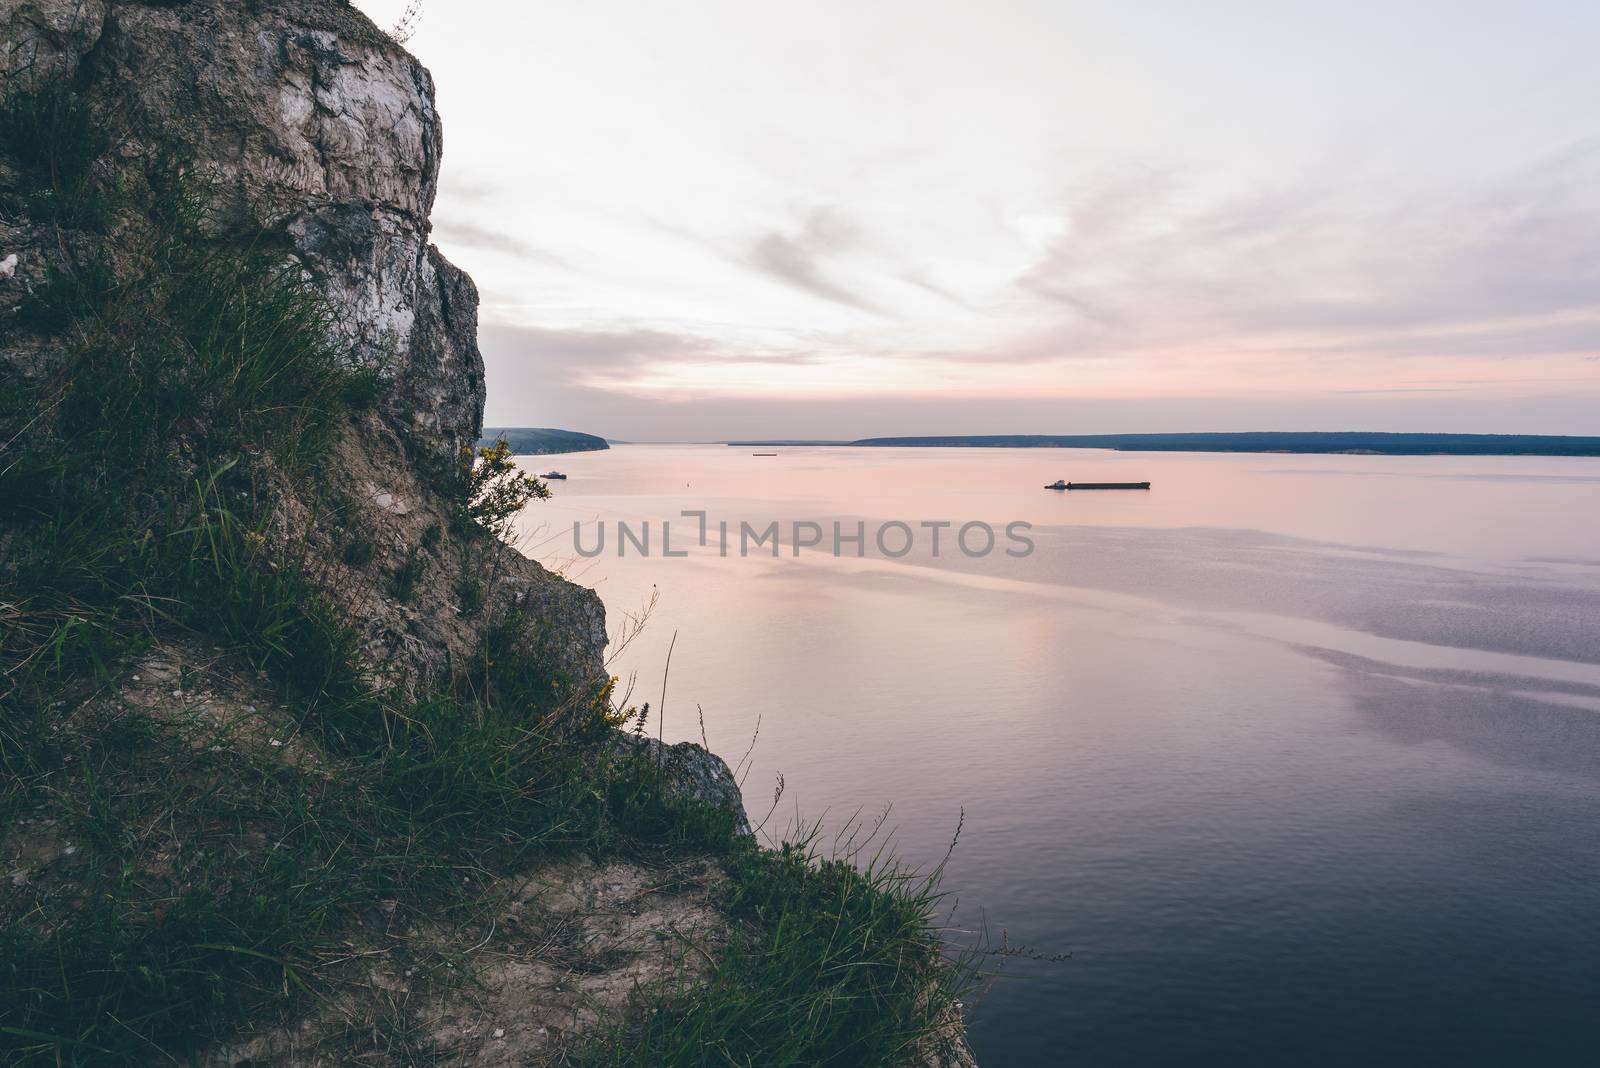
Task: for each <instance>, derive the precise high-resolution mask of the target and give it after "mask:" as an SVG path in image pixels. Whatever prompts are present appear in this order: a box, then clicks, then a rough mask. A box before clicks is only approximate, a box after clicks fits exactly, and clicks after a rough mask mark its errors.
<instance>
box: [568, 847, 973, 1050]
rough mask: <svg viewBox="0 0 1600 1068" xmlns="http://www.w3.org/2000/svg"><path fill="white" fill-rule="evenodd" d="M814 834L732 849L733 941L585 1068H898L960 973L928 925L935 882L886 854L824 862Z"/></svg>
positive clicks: (655, 996) (604, 1042)
mask: <svg viewBox="0 0 1600 1068" xmlns="http://www.w3.org/2000/svg"><path fill="white" fill-rule="evenodd" d="M817 845H818V832H817V829H816V828H815V827H813V828H810V829H802V830H801V831H800V832H799V833H797V835H796V836H795V838H794V839H793V840H791V841H789V842H786V843H785V844H784V845H782V846H781V847H780V848H779V849H777V850H760V849H756V848H754V847H753V846H750V847H746V848H741V849H738V850H736V851H735V852H734V853H733V854H732V855H731V856H730V858H729V860H728V862H727V866H728V870H729V874H730V876H731V879H730V880H729V883H728V887H727V890H726V891H725V894H724V900H723V902H722V905H723V908H724V909H725V910H726V912H727V913H728V914H729V915H730V916H731V917H732V918H733V919H734V920H735V922H736V927H735V930H734V934H733V937H732V939H731V941H730V944H729V945H728V946H727V947H726V949H725V950H724V952H723V954H722V955H721V958H720V959H719V960H718V961H717V963H716V965H715V967H714V968H713V969H712V971H711V974H710V977H709V978H708V979H707V980H705V981H703V982H695V983H689V984H680V985H679V986H676V987H673V988H669V989H666V990H658V991H653V992H651V994H650V996H649V997H648V998H647V1000H646V1004H645V1005H644V1006H643V1011H640V1012H638V1013H636V1014H635V1015H634V1016H633V1017H632V1018H631V1019H629V1020H627V1021H625V1022H622V1023H620V1024H618V1025H615V1026H613V1027H612V1028H610V1029H609V1030H608V1031H606V1032H604V1033H602V1034H601V1035H600V1036H599V1037H598V1038H597V1040H596V1041H595V1042H594V1043H593V1044H592V1045H591V1047H590V1048H589V1049H588V1050H587V1051H585V1053H584V1055H583V1056H581V1057H580V1058H579V1063H581V1064H583V1065H587V1066H590V1068H601V1066H609V1068H624V1066H629V1068H631V1066H643V1065H707V1066H710V1065H751V1066H754V1065H761V1066H772V1068H788V1066H795V1068H798V1066H801V1065H806V1066H814V1065H838V1066H844V1065H895V1064H900V1063H903V1062H904V1061H906V1060H907V1059H908V1058H909V1056H910V1055H911V1053H912V1052H913V1051H914V1050H915V1048H916V1046H917V1043H918V1041H919V1040H920V1039H922V1038H923V1037H924V1036H926V1035H927V1034H929V1033H930V1032H932V1031H934V1030H937V1029H938V1028H939V1027H940V1026H941V1024H942V1023H943V1022H944V1020H945V1018H946V1013H947V1010H948V1008H949V1006H950V1005H951V1003H952V1001H953V999H954V998H955V996H956V994H957V993H958V990H957V985H958V982H959V974H958V972H956V971H953V970H951V968H950V966H949V964H948V962H947V961H946V960H945V959H944V957H943V955H942V952H941V951H942V949H943V946H942V944H941V941H940V939H939V938H938V936H937V933H936V932H935V931H934V930H933V928H932V927H931V926H930V924H929V916H930V915H932V914H933V913H934V912H935V911H936V910H937V909H938V907H939V905H940V902H941V900H942V894H941V893H940V891H939V889H938V874H937V873H935V874H933V875H919V874H917V873H915V872H912V871H909V870H907V869H905V868H903V867H901V866H900V865H898V864H897V863H895V862H894V861H893V860H891V859H888V858H886V857H884V856H881V855H880V856H878V857H876V858H873V859H872V860H870V861H868V862H867V863H865V864H864V865H860V866H858V865H857V864H856V863H854V860H855V857H854V856H850V857H846V858H842V859H841V858H825V857H823V856H822V855H821V854H820V853H819V851H818V849H817Z"/></svg>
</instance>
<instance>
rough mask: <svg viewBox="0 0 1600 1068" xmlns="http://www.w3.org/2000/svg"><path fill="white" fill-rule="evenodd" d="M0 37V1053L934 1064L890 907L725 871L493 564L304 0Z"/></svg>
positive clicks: (821, 872) (425, 195)
mask: <svg viewBox="0 0 1600 1068" xmlns="http://www.w3.org/2000/svg"><path fill="white" fill-rule="evenodd" d="M0 29H3V41H4V45H3V53H0V627H3V629H0V768H3V769H4V771H5V775H4V776H3V777H0V873H3V874H5V875H6V876H7V879H6V880H5V881H4V882H3V883H0V920H3V922H0V959H3V961H4V964H3V966H0V1058H3V1059H15V1060H17V1061H22V1062H28V1061H33V1062H37V1063H110V1062H119V1063H120V1062H126V1063H133V1062H138V1063H149V1062H150V1061H152V1060H169V1059H174V1058H176V1059H182V1060H187V1061H190V1062H193V1063H204V1064H217V1065H244V1064H252V1065H257V1064H276V1065H298V1064H313V1063H326V1064H340V1063H355V1062H360V1063H370V1064H406V1063H416V1062H419V1061H427V1062H428V1063H467V1062H471V1063H492V1064H541V1063H552V1064H553V1063H563V1064H565V1063H575V1062H582V1063H595V1064H601V1063H604V1064H618V1065H621V1064H645V1063H650V1064H656V1063H703V1062H705V1061H706V1059H707V1058H708V1057H712V1056H713V1053H715V1056H716V1058H718V1062H719V1063H720V1062H721V1061H722V1060H736V1061H740V1062H749V1063H756V1062H759V1061H760V1060H761V1059H762V1057H763V1056H764V1051H770V1050H773V1049H777V1048H779V1047H782V1048H786V1049H789V1050H790V1052H791V1053H793V1051H794V1050H793V1048H792V1039H793V1035H794V1033H795V1031H796V1028H798V1027H801V1026H802V1025H803V1026H804V1027H805V1028H808V1029H815V1031H816V1035H817V1036H818V1037H815V1038H813V1039H811V1040H810V1041H813V1043H814V1044H818V1045H817V1048H823V1047H824V1046H826V1045H827V1044H828V1043H834V1047H833V1048H836V1049H847V1050H848V1049H853V1050H856V1051H857V1052H856V1053H855V1054H854V1059H851V1058H850V1057H845V1059H844V1060H840V1061H838V1063H896V1062H901V1061H919V1062H922V1063H928V1064H941V1065H961V1064H970V1056H969V1055H968V1054H967V1052H966V1050H965V1047H964V1045H963V1043H962V1041H961V1026H960V1021H959V1019H958V1018H957V1017H956V1015H955V1014H954V1001H953V996H952V995H951V994H950V992H949V990H948V989H947V981H948V978H949V977H948V973H947V971H946V970H945V968H944V967H943V965H942V964H941V962H940V956H939V946H938V942H937V938H936V937H935V936H934V934H933V932H932V928H931V927H930V926H929V924H928V922H927V908H928V907H929V903H928V902H929V901H930V900H936V899H931V898H930V899H922V898H919V897H917V896H916V893H915V892H913V893H910V894H907V893H906V892H905V891H904V890H903V889H902V888H903V887H904V886H910V885H912V884H911V883H910V882H909V881H903V880H902V881H896V880H895V879H890V880H888V881H886V882H882V883H879V882H874V880H873V879H872V878H871V877H866V876H863V875H861V874H859V873H857V872H856V871H855V869H853V868H852V867H850V866H849V865H848V864H835V863H832V862H829V861H824V860H822V859H821V858H818V857H812V856H809V855H808V854H807V851H806V849H805V848H804V847H801V848H799V849H798V850H797V849H795V848H788V849H785V850H783V851H782V852H767V851H763V850H758V849H756V848H755V847H754V845H753V842H752V840H751V835H750V829H749V822H748V820H747V819H746V818H745V814H744V811H743V808H742V802H741V799H740V795H739V789H738V786H737V785H736V784H735V783H734V781H733V777H732V774H731V773H730V772H729V770H728V767H727V765H726V764H725V763H723V762H722V761H721V760H720V759H719V758H717V757H716V756H714V755H713V754H710V753H707V752H705V750H704V749H702V748H701V747H698V746H693V745H678V746H672V747H663V746H660V745H658V744H655V743H652V742H650V741H648V740H647V739H645V737H644V732H643V726H644V721H643V720H642V719H641V717H642V716H644V715H647V709H646V710H629V709H614V708H612V707H611V704H610V699H611V694H610V690H609V683H608V680H607V678H606V672H605V666H604V660H603V652H604V648H605V645H606V632H605V616H604V612H603V609H602V606H601V604H600V601H599V599H598V598H597V597H596V596H595V594H594V593H593V592H592V591H590V590H587V589H584V588H581V587H579V586H576V585H574V584H572V583H570V582H567V581H566V580H565V579H563V578H562V577H560V576H558V575H555V574H552V573H550V572H549V571H547V570H545V569H544V568H542V567H540V566H539V565H538V564H537V563H534V562H532V561H530V560H528V559H526V558H525V557H523V556H522V555H520V554H519V553H517V552H516V551H515V550H514V549H513V548H511V547H509V546H508V545H506V544H504V543H503V541H502V540H501V539H500V538H499V537H498V536H497V535H498V534H503V533H504V527H503V525H501V523H500V521H502V520H504V518H505V516H504V515H503V514H501V512H497V511H496V510H495V509H494V507H493V502H494V500H495V498H494V497H493V495H492V494H490V495H489V496H488V497H487V498H485V499H484V500H487V501H488V502H489V503H488V504H487V505H486V504H485V503H484V500H480V499H479V498H478V497H477V496H476V494H478V493H480V492H481V490H482V487H483V485H485V484H487V485H500V486H502V488H507V491H508V492H509V493H510V497H509V498H508V499H511V500H513V501H516V502H520V501H521V500H522V499H523V498H522V497H520V496H518V492H519V491H520V490H523V489H526V485H525V484H523V483H518V482H516V481H515V479H514V478H513V477H512V476H511V475H510V474H507V473H505V472H501V473H500V474H498V475H496V474H495V472H494V470H493V469H492V463H490V462H489V461H488V460H487V459H480V458H475V456H474V452H473V447H474V446H475V445H476V444H477V443H478V441H479V438H480V435H481V430H482V428H481V424H482V414H483V404H484V372H483V362H482V358H481V355H480V353H479V351H478V346H477V339H476V331H477V303H478V301H477V292H476V289H475V287H474V286H473V283H472V280H471V279H470V278H468V277H467V276H466V275H465V274H464V273H463V272H461V271H460V270H458V269H456V268H455V267H454V266H452V265H451V264H450V262H449V261H448V260H447V259H446V258H445V257H444V255H443V254H441V253H440V252H439V250H438V249H437V248H435V247H434V246H433V245H432V244H431V243H430V241H429V221H428V216H429V211H430V209H431V207H432V204H433V199H434V193H435V189H436V182H437V178H438V168H439V161H440V154H441V151H442V145H443V136H442V132H441V123H440V118H439V115H438V113H437V111H436V110H435V107H434V97H433V86H432V81H431V79H430V77H429V75H428V72H427V71H426V70H425V69H423V67H422V66H421V65H420V64H419V63H418V62H417V61H416V60H415V59H414V58H413V57H411V56H410V55H409V54H407V53H406V52H405V50H404V49H403V48H401V47H400V46H398V45H397V44H396V43H395V42H393V41H392V40H390V39H389V38H388V37H387V36H386V35H384V34H383V33H382V32H380V31H378V30H377V29H376V28H374V27H373V26H372V25H371V24H370V23H369V22H368V21H367V19H366V18H365V17H363V16H362V15H361V14H359V13H358V12H356V11H355V10H354V9H353V8H351V7H349V6H348V5H347V4H344V3H340V2H324V0H248V2H234V0H144V2H139V0H0ZM489 476H494V478H492V479H489V481H488V482H487V483H485V482H482V481H480V480H482V479H485V478H489ZM501 478H504V479H510V481H496V480H497V479H501ZM531 506H532V507H537V503H536V502H535V503H533V504H532V505H531ZM486 516H487V517H488V520H487V521H486V518H485V517H486ZM618 726H628V727H631V728H632V729H633V732H634V733H633V734H632V735H631V736H630V740H631V741H632V743H633V744H619V742H618V738H617V728H618ZM777 917H783V921H782V922H781V923H778V922H777V919H776V918H777ZM844 923H850V924H853V925H855V927H854V928H853V930H855V931H856V932H857V933H856V934H853V935H852V936H851V937H849V938H846V939H843V940H841V939H840V938H839V937H838V934H837V932H838V930H839V929H840V925H841V924H844ZM775 924H776V927H775V928H774V925H775ZM796 932H799V934H798V936H797V935H796ZM841 953H848V954H849V955H850V956H849V957H847V958H844V959H841V957H840V954H841ZM807 954H810V956H807ZM775 962H776V963H777V964H781V965H783V967H782V968H777V967H774V963H775ZM718 999H721V1000H718ZM668 1008H670V1010H671V1011H670V1012H668V1011H666V1010H667V1009H668ZM696 1012H699V1013H701V1014H702V1015H701V1016H699V1017H697V1016H695V1013H696ZM741 1014H744V1015H741ZM680 1016H681V1017H682V1019H684V1020H686V1021H689V1022H688V1023H686V1024H684V1028H685V1029H684V1030H683V1032H682V1033H681V1034H680V1033H677V1032H674V1031H673V1030H672V1029H671V1028H667V1027H664V1025H663V1021H665V1020H667V1019H669V1018H674V1019H676V1018H678V1017H680ZM718 1024H720V1025H722V1026H725V1028H726V1030H725V1031H724V1032H723V1033H721V1034H720V1035H713V1033H712V1032H711V1031H707V1030H706V1028H707V1027H708V1026H712V1027H714V1026H716V1025H718ZM674 1043H676V1045H674ZM862 1049H871V1050H875V1051H877V1052H875V1053H871V1054H863V1053H860V1052H859V1051H860V1050H862ZM663 1051H669V1052H663ZM670 1051H676V1052H670ZM741 1051H742V1052H741ZM806 1056H809V1054H802V1055H801V1062H804V1061H805V1058H806ZM791 1063H793V1061H791Z"/></svg>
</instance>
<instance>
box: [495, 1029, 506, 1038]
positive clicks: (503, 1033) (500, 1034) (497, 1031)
mask: <svg viewBox="0 0 1600 1068" xmlns="http://www.w3.org/2000/svg"><path fill="white" fill-rule="evenodd" d="M494 1037H495V1038H505V1037H506V1029H505V1028H504V1027H496V1028H495V1029H494Z"/></svg>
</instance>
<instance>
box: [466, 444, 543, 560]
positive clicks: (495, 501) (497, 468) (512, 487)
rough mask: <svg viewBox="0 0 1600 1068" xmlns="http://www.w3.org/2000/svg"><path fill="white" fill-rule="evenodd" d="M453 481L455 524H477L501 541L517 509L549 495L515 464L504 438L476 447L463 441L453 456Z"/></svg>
mask: <svg viewBox="0 0 1600 1068" xmlns="http://www.w3.org/2000/svg"><path fill="white" fill-rule="evenodd" d="M457 482H458V487H459V488H458V499H459V501H460V504H459V505H458V507H457V509H456V516H455V518H456V521H457V523H458V525H460V526H463V527H468V528H470V527H472V526H477V527H480V528H482V529H484V530H487V531H488V532H489V533H490V534H492V535H494V536H495V537H496V538H498V539H500V540H501V541H504V540H506V538H507V536H508V535H509V533H510V529H511V522H512V520H514V519H515V518H516V516H517V513H518V512H520V511H522V509H523V508H525V507H527V505H528V503H529V502H531V501H542V500H546V499H548V498H549V496H550V487H549V486H547V485H545V484H544V483H543V482H540V481H539V480H538V479H537V478H534V477H533V476H532V475H530V474H527V473H526V472H524V471H521V470H519V469H518V468H517V463H516V461H515V460H513V459H512V458H511V447H510V446H509V445H507V444H506V443H505V442H504V441H497V442H495V443H494V444H493V445H488V446H484V447H482V448H479V449H477V450H476V451H474V450H473V448H472V447H471V446H469V445H463V446H462V447H461V453H460V455H459V457H458V458H457Z"/></svg>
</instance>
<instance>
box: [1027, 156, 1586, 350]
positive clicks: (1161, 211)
mask: <svg viewBox="0 0 1600 1068" xmlns="http://www.w3.org/2000/svg"><path fill="white" fill-rule="evenodd" d="M1062 215H1063V217H1064V219H1065V225H1064V226H1063V228H1062V230H1061V232H1060V233H1059V235H1058V236H1056V237H1055V238H1054V239H1053V240H1051V242H1050V243H1049V245H1048V246H1047V248H1046V249H1045V250H1044V252H1043V254H1042V255H1041V256H1040V257H1039V258H1038V260H1037V261H1036V262H1035V263H1034V264H1032V265H1031V266H1029V267H1028V268H1027V269H1026V270H1025V271H1023V272H1022V273H1021V274H1019V275H1018V276H1017V278H1016V279H1015V283H1014V284H1015V287H1016V288H1017V289H1018V290H1019V291H1020V292H1022V293H1024V294H1028V295H1032V296H1034V297H1038V298H1042V299H1043V300H1044V301H1046V302H1048V303H1053V304H1058V305H1062V306H1065V307H1066V308H1067V309H1068V311H1069V315H1068V316H1067V317H1066V318H1065V319H1058V321H1057V323H1056V325H1055V326H1054V327H1052V328H1049V329H1047V330H1044V331H1042V332H1039V333H1037V334H1036V336H1035V337H1033V338H1032V339H1024V340H1023V341H1022V342H1021V344H1020V346H1019V345H1016V344H1013V345H1011V346H1002V348H1001V350H1000V351H999V353H998V355H999V356H1000V357H1001V358H1007V359H1014V358H1021V359H1027V358H1028V356H1029V350H1030V349H1033V348H1036V347H1037V346H1039V345H1041V344H1042V345H1044V346H1046V347H1049V346H1051V345H1054V346H1057V347H1058V348H1057V351H1058V354H1059V355H1062V356H1070V355H1074V354H1077V355H1083V354H1087V353H1092V352H1108V351H1116V352H1121V353H1124V354H1132V353H1136V352H1137V351H1139V350H1140V349H1143V348H1148V347H1162V346H1170V345H1176V344H1189V345H1192V346H1206V345H1211V346H1224V347H1235V348H1243V347H1250V346H1259V345H1261V344H1263V343H1265V342H1268V341H1272V340H1281V341H1282V342H1283V344H1282V345H1281V346H1274V347H1275V349H1276V351H1279V352H1299V353H1302V354H1311V353H1315V352H1319V351H1320V352H1323V353H1330V354H1331V353H1335V352H1340V351H1345V352H1357V351H1359V352H1361V353H1365V354H1370V355H1392V356H1405V355H1463V356H1482V357H1494V356H1505V357H1513V356H1519V355H1548V354H1577V353H1582V352H1584V351H1585V350H1594V349H1600V301H1597V294H1600V142H1597V141H1595V140H1587V141H1582V142H1578V143H1576V144H1574V145H1572V146H1571V147H1569V148H1568V149H1567V150H1566V151H1563V152H1561V153H1559V154H1557V155H1555V156H1553V157H1552V158H1550V159H1547V160H1544V161H1541V162H1540V163H1538V164H1537V165H1535V166H1533V167H1529V168H1525V169H1523V170H1522V171H1520V172H1518V173H1514V174H1511V175H1509V176H1508V177H1507V178H1506V179H1505V180H1503V181H1501V182H1499V183H1496V184H1495V185H1493V186H1491V187H1489V188H1484V189H1479V190H1476V191H1472V190H1456V191H1453V192H1451V193H1449V194H1447V195H1438V194H1435V195H1431V196H1427V197H1424V196H1406V195H1403V194H1397V193H1396V192H1394V191H1393V190H1391V189H1387V188H1382V187H1376V186H1362V185H1358V184H1356V183H1353V182H1352V183H1349V184H1340V183H1338V182H1332V181H1328V182H1320V183H1319V182H1314V181H1307V182H1305V183H1303V184H1301V185H1299V186H1296V187H1293V188H1283V189H1274V190H1254V191H1251V192H1249V193H1247V194H1243V195H1233V196H1230V197H1227V198H1222V199H1212V200H1208V199H1207V198H1206V197H1205V196H1204V195H1203V194H1202V192H1201V191H1200V189H1199V188H1198V183H1197V182H1190V183H1187V184H1186V183H1185V182H1184V181H1183V180H1182V179H1181V177H1180V176H1177V175H1174V174H1172V173H1170V172H1165V173H1162V172H1150V173H1146V174H1139V173H1133V174H1128V173H1116V174H1111V175H1108V176H1106V177H1105V178H1104V179H1102V180H1101V181H1099V182H1098V183H1094V184H1091V185H1090V186H1088V187H1086V188H1082V189H1078V190H1075V191H1073V193H1072V194H1071V195H1069V196H1068V197H1067V203H1066V204H1065V206H1064V207H1063V210H1062Z"/></svg>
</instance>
